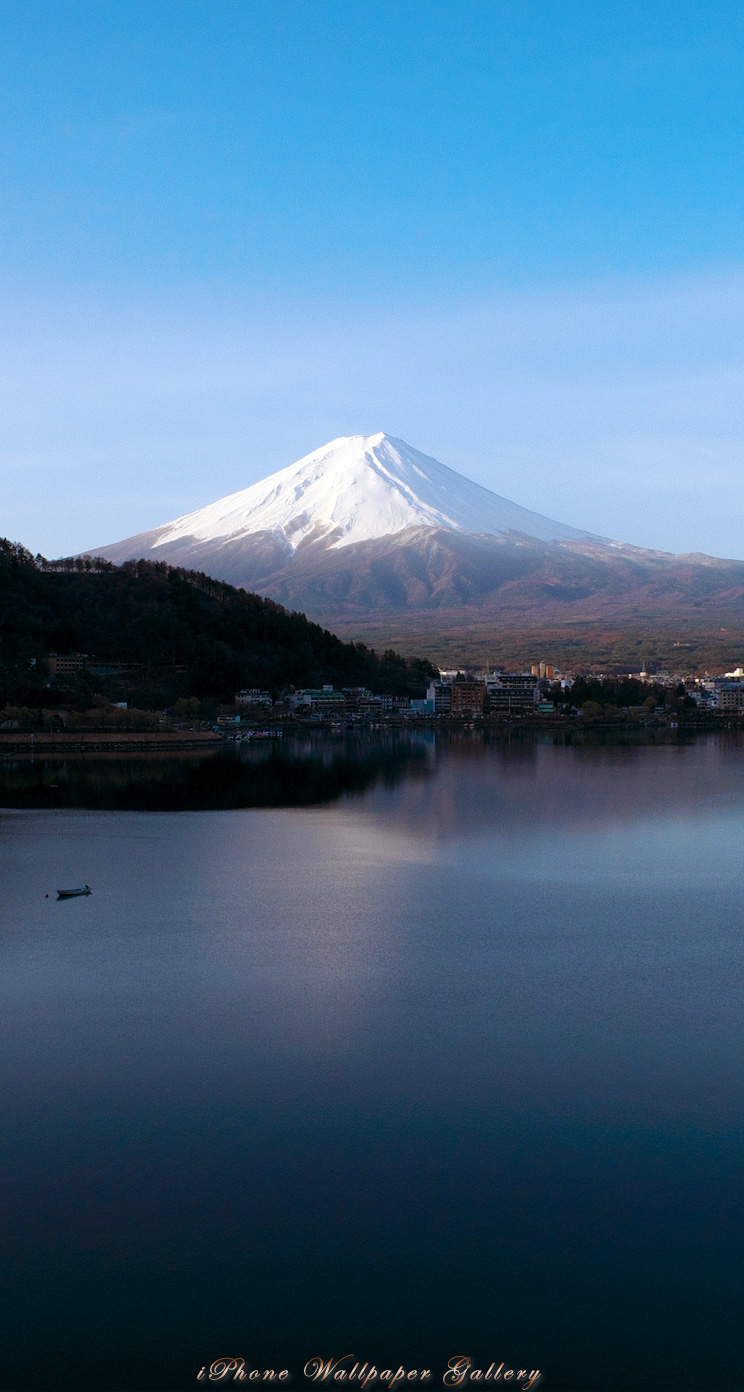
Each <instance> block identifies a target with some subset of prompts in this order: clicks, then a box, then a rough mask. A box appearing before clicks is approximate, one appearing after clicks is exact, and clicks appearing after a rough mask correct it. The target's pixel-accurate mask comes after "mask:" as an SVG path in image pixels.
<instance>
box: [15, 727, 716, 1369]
mask: <svg viewBox="0 0 744 1392" xmlns="http://www.w3.org/2000/svg"><path fill="white" fill-rule="evenodd" d="M282 803H283V804H286V805H285V806H283V807H282V806H280V805H278V804H282ZM313 803H315V804H320V805H314V806H313V805H311V804H313ZM0 804H2V805H4V806H5V807H7V808H9V809H12V810H8V811H6V812H3V813H0V874H1V881H0V904H1V908H2V930H1V931H2V964H3V971H2V1010H1V1011H0V1028H1V1030H2V1040H1V1043H0V1079H1V1082H2V1107H3V1113H2V1183H3V1195H4V1202H3V1222H2V1227H3V1247H2V1252H3V1261H2V1275H3V1280H4V1287H5V1297H4V1317H3V1325H2V1329H3V1333H2V1354H1V1356H0V1385H1V1386H2V1387H3V1388H5V1389H14V1392H15V1389H33V1390H34V1392H36V1389H47V1388H48V1389H54V1392H57V1390H59V1392H72V1390H73V1389H82V1390H85V1389H96V1392H98V1389H101V1392H135V1389H147V1392H150V1390H152V1392H170V1389H178V1392H180V1389H183V1388H197V1387H199V1386H204V1385H209V1384H205V1383H199V1382H197V1380H196V1379H197V1374H198V1372H199V1370H200V1369H201V1368H202V1367H203V1366H205V1365H206V1366H207V1367H208V1366H209V1365H210V1364H211V1363H212V1361H213V1360H215V1359H217V1358H218V1357H221V1356H223V1357H235V1358H238V1357H241V1356H242V1357H244V1358H245V1359H246V1366H247V1367H252V1368H256V1367H258V1368H259V1369H264V1368H267V1367H268V1368H274V1369H275V1370H277V1371H278V1370H281V1369H288V1370H289V1371H290V1372H291V1374H292V1377H291V1380H290V1381H289V1385H290V1386H294V1387H295V1388H300V1387H302V1386H308V1387H310V1386H311V1384H310V1383H309V1382H307V1381H306V1379H305V1378H304V1377H303V1372H302V1369H303V1365H304V1364H305V1363H306V1362H307V1360H308V1359H309V1358H311V1357H312V1356H313V1355H321V1356H323V1357H324V1358H330V1357H334V1356H335V1357H338V1356H341V1355H344V1354H347V1353H351V1354H353V1355H354V1356H355V1358H358V1359H359V1360H360V1361H362V1362H364V1361H366V1360H371V1361H372V1362H373V1363H374V1364H376V1366H377V1368H378V1369H379V1370H383V1369H385V1368H390V1367H392V1368H393V1369H397V1368H398V1366H399V1365H401V1364H402V1365H405V1367H406V1368H407V1369H419V1370H420V1369H422V1368H428V1369H431V1370H432V1378H431V1381H430V1383H429V1386H430V1387H436V1386H441V1385H442V1373H443V1371H444V1368H445V1365H446V1362H447V1360H448V1359H449V1358H451V1357H453V1356H455V1355H470V1356H471V1357H472V1359H473V1364H472V1366H473V1367H474V1368H482V1369H484V1370H485V1369H487V1368H488V1367H489V1365H491V1364H492V1363H495V1365H496V1367H497V1368H498V1365H499V1364H500V1363H501V1362H502V1360H503V1362H504V1371H507V1372H508V1371H510V1370H513V1371H514V1373H515V1378H514V1380H512V1381H510V1382H508V1384H504V1383H503V1382H502V1383H501V1384H500V1385H501V1386H506V1385H510V1386H516V1385H517V1378H516V1374H517V1373H518V1372H519V1371H520V1370H525V1372H526V1377H529V1375H530V1373H531V1372H532V1371H533V1370H536V1369H541V1370H542V1381H541V1382H540V1383H538V1384H537V1386H538V1387H543V1388H545V1389H548V1390H549V1389H556V1392H566V1390H567V1389H577V1390H578V1392H588V1390H589V1389H601V1390H602V1392H604V1389H612V1390H613V1392H615V1390H616V1389H617V1390H619V1389H623V1392H625V1390H626V1389H627V1390H628V1392H634V1390H635V1389H644V1392H645V1389H651V1388H655V1389H674V1392H697V1389H703V1388H708V1387H710V1388H716V1389H718V1388H721V1389H729V1388H734V1389H735V1388H741V1387H744V1371H743V1370H742V1361H741V1358H742V1347H741V1342H742V1341H741V1331H742V1327H744V1318H743V1314H742V1312H743V1311H744V1299H743V1297H744V1289H743V1287H744V1274H743V1273H744V1204H743V1201H742V1200H743V1195H744V1146H743V1145H742V1136H743V1128H742V1123H743V1122H744V1049H743V1047H742V1045H743V1043H744V855H743V852H744V744H741V743H738V742H737V740H736V738H735V737H732V738H730V739H728V740H727V739H725V737H707V738H703V739H701V740H698V741H697V742H696V743H694V744H688V745H684V744H678V743H673V744H661V745H658V746H657V745H644V744H642V743H635V744H634V743H627V744H622V745H617V744H613V743H611V742H609V743H601V742H598V743H589V742H587V743H584V744H575V745H573V746H570V747H566V746H565V745H563V744H561V743H559V744H553V743H552V741H550V740H548V741H545V742H539V741H534V742H533V741H529V740H523V741H519V740H518V741H515V742H512V743H505V742H499V741H494V742H491V743H489V742H487V741H486V742H484V741H483V740H482V739H481V738H480V737H479V736H477V735H476V734H473V735H467V734H465V735H463V736H461V737H458V738H457V739H452V740H449V741H447V740H439V742H438V743H436V744H435V743H434V742H433V740H432V739H431V738H429V737H421V738H419V739H418V740H414V741H406V740H400V741H399V742H397V743H391V742H387V741H385V740H383V739H382V738H380V739H379V740H377V741H375V740H374V738H372V739H371V740H370V741H368V742H365V741H364V740H362V739H361V738H357V739H355V740H354V741H353V742H351V743H349V744H344V743H343V742H336V743H335V744H331V743H328V744H326V745H324V744H323V743H322V742H321V741H319V740H318V741H310V742H304V743H302V742H301V743H298V744H296V745H293V744H292V743H291V742H287V743H286V744H284V746H283V748H282V750H281V751H279V750H278V749H276V748H271V749H269V748H265V749H261V750H258V749H256V750H254V751H252V752H251V753H250V754H249V755H247V756H245V757H244V758H241V757H239V756H238V757H234V758H228V759H222V760H219V759H218V760H210V761H208V762H207V763H205V762H204V761H200V760H188V759H187V760H180V761H162V762H160V763H158V762H157V761H154V762H151V763H150V764H147V763H144V762H142V761H138V760H134V761H129V762H127V761H124V760H121V761H106V760H100V761H96V760H93V761H91V762H85V763H83V762H81V763H78V764H74V763H72V762H69V763H67V764H60V763H42V764H36V765H33V766H32V765H30V764H28V763H24V762H23V761H20V760H19V761H16V763H15V764H11V765H8V766H6V767H5V768H4V769H0ZM252 804H253V805H252ZM256 804H258V805H256ZM261 804H264V805H263V806H262V805H261ZM271 804H277V805H273V806H272V805H271ZM293 804H294V805H293ZM147 807H155V808H161V809H171V810H159V811H149V812H148V811H143V810H138V809H142V808H147ZM199 808H203V809H207V810H198V809H199ZM91 809H93V810H91ZM117 809H119V810H117ZM122 809H124V810H122ZM215 809H223V810H215ZM85 881H87V882H88V883H89V884H91V885H92V886H93V888H94V894H93V895H92V897H91V898H89V899H84V900H74V901H70V902H67V903H57V902H56V901H55V899H54V897H53V892H54V891H55V890H56V888H57V887H58V886H62V885H65V884H66V883H73V884H74V883H80V882H85ZM47 892H48V893H49V896H50V897H49V898H48V899H47V898H45V894H46V893H47ZM346 1366H349V1365H348V1364H347V1365H346ZM525 1380H526V1378H525V1377H523V1378H522V1379H521V1383H523V1382H524V1381H525ZM521 1383H520V1385H521ZM217 1385H219V1386H225V1385H229V1386H234V1385H240V1384H239V1383H238V1384H234V1383H233V1382H232V1381H231V1382H229V1383H227V1382H225V1381H223V1382H221V1383H219V1384H217ZM399 1385H400V1384H399ZM414 1385H415V1386H418V1385H419V1384H417V1383H416V1384H414ZM462 1385H463V1386H464V1387H465V1388H472V1387H473V1386H475V1385H476V1384H470V1383H463V1384H462ZM377 1387H379V1383H378V1384H373V1385H372V1392H376V1388H377ZM368 1392H369V1389H368Z"/></svg>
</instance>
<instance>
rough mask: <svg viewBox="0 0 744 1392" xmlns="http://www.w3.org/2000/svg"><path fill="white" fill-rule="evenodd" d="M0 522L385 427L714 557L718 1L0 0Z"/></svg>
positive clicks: (725, 304)
mask: <svg viewBox="0 0 744 1392" xmlns="http://www.w3.org/2000/svg"><path fill="white" fill-rule="evenodd" d="M0 75H1V78H2V80H1V81H0V188H1V189H2V197H1V198H0V297H1V299H0V304H1V306H2V308H1V310H0V356H1V358H2V374H0V533H5V534H8V535H11V536H12V537H14V538H16V539H18V540H22V541H24V542H25V543H26V544H27V545H29V546H31V547H32V549H34V550H35V549H37V548H39V549H41V550H43V551H45V552H46V553H47V554H49V555H54V554H59V553H62V552H67V551H70V550H73V549H76V548H82V547H87V546H91V545H95V544H96V543H103V542H106V541H110V540H114V539H116V538H118V537H121V536H124V535H127V534H129V533H131V532H134V531H137V530H142V529H144V528H146V527H149V526H152V525H155V524H157V523H159V522H162V521H165V520H167V519H168V518H170V517H172V516H175V515H177V514H178V513H181V512H185V511H188V510H189V509H191V508H192V507H196V506H198V505H200V504H202V503H206V502H208V501H210V500H212V499H213V498H215V497H218V496H220V495H221V494H223V493H226V492H229V491H232V490H234V489H237V488H240V487H243V486H247V485H248V484H249V483H251V482H253V481H255V480H256V479H257V478H259V477H261V476H262V475H263V474H265V473H267V472H270V471H271V470H273V469H275V468H279V467H282V466H283V465H284V464H287V463H289V462H291V460H292V459H293V458H295V457H297V456H298V455H300V454H302V453H305V452H306V451H308V450H310V449H312V448H314V447H316V446H317V445H319V444H320V443H322V442H323V441H324V440H325V439H328V438H330V437H332V436H335V435H339V434H347V433H355V432H357V431H363V432H373V431H375V430H378V429H384V430H387V431H389V432H390V433H392V434H395V435H399V436H401V437H403V438H404V439H407V440H408V441H409V443H411V444H413V445H415V446H417V447H419V448H421V449H424V450H425V451H427V452H428V453H431V454H434V455H436V456H437V457H439V458H441V459H443V460H444V461H445V462H446V463H449V464H451V465H453V467H455V468H459V469H460V470H462V471H463V472H464V473H467V474H469V475H470V476H471V477H473V478H477V479H478V480H479V481H480V482H482V483H485V484H486V485H488V486H490V487H492V488H494V489H495V490H496V491H497V492H501V493H504V494H506V495H507V496H509V497H512V498H514V499H515V500H516V501H518V502H521V503H524V504H525V505H527V506H531V507H535V508H539V509H540V510H541V511H544V512H548V513H550V514H552V515H554V516H557V517H559V518H561V519H563V520H565V521H568V522H571V523H573V524H575V525H577V526H584V527H587V528H589V529H591V530H593V531H598V532H601V533H603V534H605V535H613V536H619V537H621V538H623V539H626V540H630V541H634V542H637V543H639V544H641V545H649V546H659V547H663V548H665V549H669V550H707V551H711V552H716V553H718V554H727V555H739V556H744V541H742V540H740V536H741V535H742V526H741V524H742V520H744V488H743V486H742V468H741V465H742V446H743V445H744V409H743V408H742V385H743V384H744V316H743V315H742V310H743V309H744V197H742V193H743V191H744V178H743V176H744V120H743V117H744V81H743V80H742V79H743V77H744V8H742V6H741V5H740V4H738V3H737V4H731V3H727V0H717V3H715V4H711V3H710V0H706V3H694V4H691V3H685V0H674V3H654V0H647V3H645V4H643V5H641V4H634V3H630V2H629V0H622V3H613V2H612V0H604V3H597V0H594V2H593V3H584V0H540V2H539V3H537V2H536V3H531V0H519V3H517V2H516V0H508V2H505V3H499V0H489V3H481V2H480V0H476V2H474V3H469V2H468V0H458V3H457V4H455V3H448V4H443V3H438V2H437V0H428V3H426V4H423V3H422V4H418V3H413V0H397V3H387V2H381V3H374V4H372V3H366V2H365V0H353V3H352V0H348V2H344V3H341V0H294V3H284V2H283V0H270V2H267V3H263V0H261V2H260V3H252V2H251V0H209V3H202V0H178V3H171V0H158V3H157V4H155V5H153V4H152V3H151V0H148V3H147V4H143V3H138V0H127V4H126V5H122V4H121V3H118V2H117V3H116V4H109V3H106V0H88V2H87V3H65V2H64V0H22V2H21V0H15V3H2V0H0Z"/></svg>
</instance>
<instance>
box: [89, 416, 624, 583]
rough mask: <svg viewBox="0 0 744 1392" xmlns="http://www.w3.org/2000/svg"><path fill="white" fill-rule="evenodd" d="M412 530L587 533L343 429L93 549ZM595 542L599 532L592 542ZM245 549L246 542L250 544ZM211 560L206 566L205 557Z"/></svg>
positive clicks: (347, 542)
mask: <svg viewBox="0 0 744 1392" xmlns="http://www.w3.org/2000/svg"><path fill="white" fill-rule="evenodd" d="M411 527H430V528H435V529H444V530H446V531H453V532H469V533H471V534H473V535H477V534H480V533H483V534H485V535H488V536H508V535H510V534H513V535H523V536H528V537H531V538H533V539H534V540H539V541H577V540H579V539H588V538H589V537H590V533H588V532H581V531H577V529H576V528H575V527H567V526H565V525H564V524H563V523H562V522H552V521H551V520H550V518H548V517H542V516H541V515H540V514H539V513H537V512H530V511H528V509H527V508H523V507H520V506H519V505H518V504H517V503H510V502H509V501H508V499H506V498H500V497H499V495H498V494H497V493H491V492H490V490H489V489H488V488H482V487H481V485H480V484H478V483H471V481H470V479H466V478H464V477H463V476H462V474H457V473H455V471H454V470H453V469H448V468H447V466H446V465H445V464H440V463H439V462H438V460H436V459H430V458H429V456H428V455H426V454H421V453H420V451H419V450H416V449H412V448H411V446H410V445H407V444H405V442H404V441H403V440H395V439H393V438H392V437H391V436H390V435H383V434H382V433H380V434H378V435H345V436H342V437H341V438H340V439H338V440H331V441H330V443H329V444H327V445H323V446H322V447H321V448H320V449H317V450H313V452H312V454H306V455H305V456H304V457H303V458H302V459H298V460H297V463H296V464H290V465H289V468H287V469H281V470H280V471H279V472H278V473H276V474H271V475H270V476H269V477H268V478H266V479H263V480H262V481H261V483H254V484H253V485H252V487H251V488H244V489H242V490H241V491H240V492H239V493H231V494H230V495H229V496H228V497H226V498H221V499H220V500H219V502H216V503H210V504H209V506H208V507H204V508H200V509H199V510H198V511H197V512H190V513H188V514H187V515H186V516H185V517H179V518H177V519H176V521H175V522H168V523H166V524H165V526H162V527H157V528H155V529H154V531H151V532H143V533H141V534H140V535H139V536H134V537H129V538H128V540H126V541H122V542H118V543H117V544H116V545H115V546H109V547H105V548H104V550H103V551H102V552H101V553H100V554H101V555H106V556H108V558H109V559H114V552H115V553H116V556H117V557H121V558H122V559H125V558H130V557H133V556H139V555H144V554H148V555H149V554H153V555H154V553H155V552H157V551H159V552H161V554H162V555H163V558H165V555H166V552H167V554H168V557H169V559H171V558H175V557H176V555H177V556H178V560H179V562H180V561H181V559H182V558H183V559H188V562H189V564H192V563H194V562H196V560H197V559H198V553H199V552H202V553H203V550H204V549H205V548H206V549H208V550H209V552H210V556H211V554H212V552H215V553H216V552H217V551H218V550H219V549H224V550H226V551H229V553H230V554H231V556H233V557H234V556H235V554H236V549H235V548H236V543H239V542H243V541H247V540H249V539H252V538H255V537H257V536H258V535H262V536H264V537H266V539H267V541H268V539H269V538H271V540H272V541H273V542H274V544H275V545H276V546H277V547H279V548H280V550H281V551H282V554H283V555H285V556H287V557H289V556H291V555H293V554H294V553H295V552H296V551H297V550H298V549H299V548H300V547H302V546H307V545H309V544H312V543H318V544H320V545H322V546H323V547H324V548H325V549H331V550H334V549H336V548H338V547H342V546H352V545H354V543H356V542H359V541H375V540H378V539H379V538H380V537H387V536H393V535H395V534H396V533H398V532H403V531H407V530H408V529H409V528H411ZM594 540H599V538H594ZM249 549H250V548H249ZM212 563H214V562H212Z"/></svg>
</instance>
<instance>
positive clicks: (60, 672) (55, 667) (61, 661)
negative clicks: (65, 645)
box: [47, 652, 93, 677]
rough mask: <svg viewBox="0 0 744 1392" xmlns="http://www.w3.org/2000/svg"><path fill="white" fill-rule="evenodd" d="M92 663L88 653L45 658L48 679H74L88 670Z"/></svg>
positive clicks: (55, 655) (61, 654) (56, 654)
mask: <svg viewBox="0 0 744 1392" xmlns="http://www.w3.org/2000/svg"><path fill="white" fill-rule="evenodd" d="M92 661H93V658H92V657H91V656H90V653H56V652H50V653H49V655H48V657H47V662H48V664H49V675H50V677H74V676H77V674H78V673H79V672H85V671H87V670H88V667H89V664H90V663H91V662H92Z"/></svg>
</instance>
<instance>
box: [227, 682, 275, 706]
mask: <svg viewBox="0 0 744 1392" xmlns="http://www.w3.org/2000/svg"><path fill="white" fill-rule="evenodd" d="M235 704H236V706H270V705H271V693H270V692H269V691H260V690H259V689H258V687H255V686H251V687H248V688H247V689H246V690H245V691H236V692H235Z"/></svg>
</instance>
